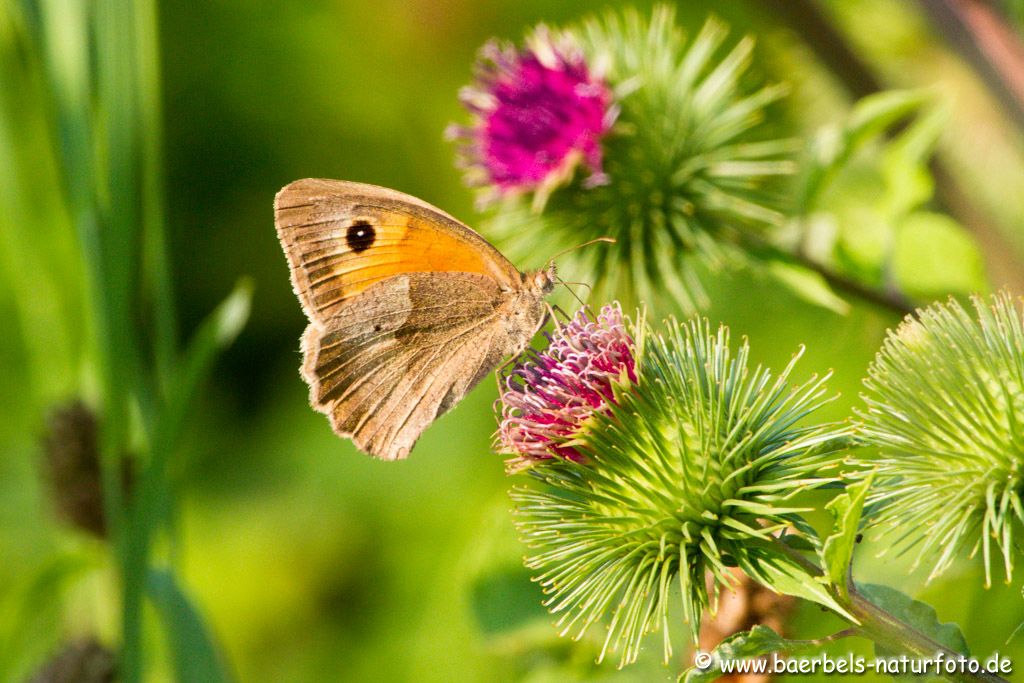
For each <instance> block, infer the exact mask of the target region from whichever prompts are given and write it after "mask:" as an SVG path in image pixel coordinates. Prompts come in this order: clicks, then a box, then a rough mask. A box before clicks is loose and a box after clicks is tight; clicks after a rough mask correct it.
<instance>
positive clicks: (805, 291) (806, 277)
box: [768, 261, 850, 315]
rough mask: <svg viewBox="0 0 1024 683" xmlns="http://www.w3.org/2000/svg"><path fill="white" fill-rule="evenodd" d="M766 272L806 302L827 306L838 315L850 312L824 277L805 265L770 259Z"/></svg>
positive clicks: (846, 304)
mask: <svg viewBox="0 0 1024 683" xmlns="http://www.w3.org/2000/svg"><path fill="white" fill-rule="evenodd" d="M768 272H769V273H770V274H771V275H772V277H773V278H774V279H775V281H776V282H777V283H778V284H780V285H782V286H783V287H785V288H786V290H787V291H789V292H790V293H792V294H794V295H795V296H797V297H798V298H800V299H802V300H803V301H806V302H807V303H810V304H814V305H815V306H821V307H822V308H827V309H828V310H830V311H834V312H835V313H838V314H839V315H846V314H847V313H849V312H850V305H849V304H848V303H846V301H844V300H843V299H842V298H841V297H839V296H837V295H836V293H835V292H833V291H832V288H831V287H829V286H828V283H827V282H826V281H825V278H823V277H822V276H821V275H819V274H818V273H815V272H814V271H812V270H808V269H807V268H806V267H805V266H801V265H797V264H791V263H786V262H784V261H772V262H771V263H769V264H768Z"/></svg>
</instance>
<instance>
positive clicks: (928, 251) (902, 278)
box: [893, 211, 988, 299]
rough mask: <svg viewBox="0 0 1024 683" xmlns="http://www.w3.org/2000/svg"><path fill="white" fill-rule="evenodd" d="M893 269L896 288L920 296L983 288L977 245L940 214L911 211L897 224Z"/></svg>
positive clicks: (966, 291)
mask: <svg viewBox="0 0 1024 683" xmlns="http://www.w3.org/2000/svg"><path fill="white" fill-rule="evenodd" d="M893 270H894V271H895V274H896V279H897V281H898V282H899V285H900V288H901V289H902V290H903V291H904V292H906V293H907V294H910V295H913V296H916V297H920V298H922V299H927V298H934V297H939V296H945V295H947V294H949V293H950V292H959V293H964V294H966V293H969V292H978V291H984V290H986V289H987V288H988V287H987V284H986V281H985V266H984V260H983V258H982V256H981V252H980V251H979V250H978V246H977V245H976V244H975V243H974V241H973V240H972V239H971V238H970V236H969V235H968V234H967V232H966V231H965V230H964V229H963V227H962V226H961V225H960V224H959V223H957V222H956V221H955V220H953V219H952V218H950V217H949V216H946V215H944V214H939V213H932V212H928V211H916V212H914V213H911V214H910V215H908V216H907V217H906V218H904V219H903V220H902V221H900V223H899V225H898V232H897V234H896V244H895V250H894V254H893Z"/></svg>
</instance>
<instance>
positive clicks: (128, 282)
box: [95, 0, 150, 683]
mask: <svg viewBox="0 0 1024 683" xmlns="http://www.w3.org/2000/svg"><path fill="white" fill-rule="evenodd" d="M95 7H96V15H95V36H96V55H97V64H98V67H99V69H98V78H97V85H98V95H99V97H98V102H99V107H100V110H99V120H100V121H101V126H102V128H101V131H102V138H101V140H102V142H103V145H102V147H101V148H102V149H103V150H104V151H105V152H106V158H105V159H102V160H101V162H105V168H104V170H105V171H106V178H105V180H106V182H105V183H104V184H102V185H101V186H100V188H99V191H100V201H101V205H102V206H104V207H105V209H106V210H105V212H104V215H103V219H104V220H103V233H102V235H101V239H102V245H103V252H104V253H103V256H104V259H103V262H104V275H105V281H104V283H103V285H104V286H103V294H104V295H105V299H106V301H105V304H106V310H107V316H108V320H107V324H108V329H107V332H108V334H107V339H106V349H107V354H106V355H107V358H108V362H109V364H110V369H109V373H110V377H111V379H112V386H111V391H112V393H111V396H110V399H111V402H112V406H116V410H117V411H118V420H119V421H120V420H121V419H123V418H126V417H127V406H128V401H129V397H130V396H131V395H132V394H135V395H136V396H137V397H139V398H140V399H142V405H143V407H144V412H147V413H148V412H149V411H148V410H146V408H147V407H150V406H148V402H147V401H145V400H144V398H143V397H142V396H141V394H142V392H141V389H142V382H141V380H142V373H141V367H140V365H141V362H140V358H139V356H138V346H137V343H136V342H137V335H136V331H135V329H134V325H133V324H132V313H133V297H134V296H135V294H136V292H137V282H136V279H137V278H136V276H137V272H136V270H137V262H136V260H135V254H136V253H137V248H138V246H139V233H138V227H137V226H138V224H139V218H140V211H139V193H138V185H137V178H138V176H139V170H140V168H141V163H140V155H139V139H140V134H141V130H140V126H139V124H138V101H137V99H136V90H137V84H136V74H135V58H134V57H135V55H136V49H135V44H136V43H135V36H136V21H135V15H134V12H133V5H132V3H130V2H126V1H125V0H98V1H97V2H96V5H95ZM133 389H134V391H133ZM104 418H105V419H109V416H108V415H105V416H104ZM125 422H126V420H125ZM120 436H121V437H122V438H121V439H120V443H119V444H118V447H119V448H122V449H124V448H126V447H127V444H128V439H127V429H125V430H123V431H122V432H121V434H120ZM109 483H110V482H105V484H109ZM118 486H119V483H118V485H115V488H118ZM136 504H137V502H136ZM134 526H135V525H134V524H129V526H128V528H127V529H126V532H127V535H126V539H125V543H124V544H123V546H122V548H121V550H122V557H121V560H122V563H123V564H122V605H121V610H122V650H121V663H120V664H121V666H120V675H121V677H122V680H124V681H126V683H135V682H137V681H140V680H141V678H142V602H143V595H144V588H145V578H146V557H145V556H144V555H143V557H142V561H141V563H140V562H139V561H138V560H137V554H136V553H134V552H133V548H134V547H135V546H136V545H137V543H138V539H137V538H136V532H137V530H136V529H135V528H134Z"/></svg>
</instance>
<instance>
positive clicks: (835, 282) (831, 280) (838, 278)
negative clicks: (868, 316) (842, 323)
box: [795, 254, 915, 317]
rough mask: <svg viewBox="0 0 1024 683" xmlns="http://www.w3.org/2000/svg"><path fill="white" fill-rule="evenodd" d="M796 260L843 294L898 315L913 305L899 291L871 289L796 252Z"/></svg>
mask: <svg viewBox="0 0 1024 683" xmlns="http://www.w3.org/2000/svg"><path fill="white" fill-rule="evenodd" d="M795 258H796V260H797V262H798V263H799V264H800V265H802V266H803V267H804V268H807V269H808V270H813V271H814V272H815V273H818V274H819V275H821V276H822V277H823V278H825V281H826V282H828V284H829V285H830V286H831V287H832V288H833V289H836V290H838V291H840V292H843V293H844V294H847V295H850V296H854V297H857V298H858V299H861V300H863V301H866V302H868V303H871V304H874V305H876V306H879V307H881V308H885V309H888V310H890V311H892V312H893V313H896V314H898V315H899V316H900V317H903V316H907V315H910V314H911V313H913V312H914V309H915V306H914V304H913V303H911V301H910V300H909V299H907V297H905V296H904V295H903V294H902V293H901V292H898V291H896V290H893V289H885V290H882V289H873V288H871V287H868V286H867V285H864V284H861V283H860V282H857V281H856V280H852V279H850V278H848V277H845V276H843V275H839V274H838V273H835V272H833V271H831V270H829V269H828V268H826V267H825V266H823V265H822V264H820V263H818V262H816V261H814V260H812V259H810V258H808V257H806V256H803V255H800V254H796V255H795Z"/></svg>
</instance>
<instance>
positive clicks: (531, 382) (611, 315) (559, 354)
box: [498, 304, 637, 472]
mask: <svg viewBox="0 0 1024 683" xmlns="http://www.w3.org/2000/svg"><path fill="white" fill-rule="evenodd" d="M547 337H548V340H549V344H548V348H547V349H546V350H545V351H541V352H538V351H533V350H531V351H528V352H527V353H526V354H524V359H523V360H522V361H520V362H519V363H517V364H516V366H515V367H514V368H513V369H512V371H511V372H510V373H509V374H508V376H507V377H506V378H505V386H506V389H505V392H504V393H503V394H502V396H501V403H502V420H501V426H500V427H499V429H498V438H499V440H500V442H501V447H502V450H503V451H504V452H506V453H510V454H513V455H515V456H516V457H514V458H512V459H510V460H508V461H507V463H506V465H507V467H508V470H509V471H510V472H513V471H516V470H520V469H523V468H525V467H529V466H530V465H531V464H533V463H534V462H536V461H538V460H547V459H550V458H552V457H556V456H558V457H563V458H569V459H571V460H576V461H581V460H583V455H582V454H581V453H580V452H579V451H578V450H576V448H575V447H573V446H572V445H570V444H569V442H570V441H571V440H572V439H574V438H575V437H577V436H579V435H580V434H581V433H582V431H583V427H584V423H585V422H586V421H587V419H588V418H589V417H590V416H591V415H593V414H594V413H596V412H598V411H601V410H603V409H606V408H607V407H608V406H609V405H610V404H614V403H615V391H614V389H613V387H615V386H616V385H618V386H622V385H628V384H635V383H636V381H637V374H636V357H635V344H634V342H633V339H632V337H630V335H629V333H628V331H627V330H626V325H625V323H624V322H623V318H622V310H621V309H620V308H619V305H618V304H609V305H607V306H605V307H604V308H602V309H601V313H600V314H599V315H598V316H597V320H592V319H591V317H590V315H589V314H588V311H587V309H581V310H580V311H579V312H578V313H577V314H576V317H575V318H573V319H572V320H571V321H569V322H568V323H566V324H565V325H562V326H561V327H559V328H558V329H557V330H555V332H554V333H553V334H550V335H547Z"/></svg>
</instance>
